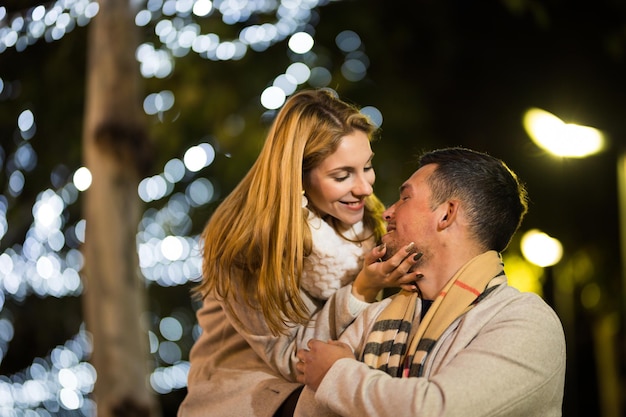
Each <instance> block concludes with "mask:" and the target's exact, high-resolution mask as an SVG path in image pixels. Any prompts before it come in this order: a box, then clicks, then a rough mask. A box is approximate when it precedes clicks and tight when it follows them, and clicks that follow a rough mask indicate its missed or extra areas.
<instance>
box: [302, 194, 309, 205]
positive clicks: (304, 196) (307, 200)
mask: <svg viewBox="0 0 626 417" xmlns="http://www.w3.org/2000/svg"><path fill="white" fill-rule="evenodd" d="M301 204H302V208H306V206H308V205H309V199H308V198H306V195H304V190H302V202H301Z"/></svg>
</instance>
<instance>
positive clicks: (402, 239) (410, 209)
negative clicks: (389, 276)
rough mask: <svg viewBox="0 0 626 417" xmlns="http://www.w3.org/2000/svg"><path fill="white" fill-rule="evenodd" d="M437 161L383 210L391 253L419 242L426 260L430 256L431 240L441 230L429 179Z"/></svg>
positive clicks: (417, 246)
mask: <svg viewBox="0 0 626 417" xmlns="http://www.w3.org/2000/svg"><path fill="white" fill-rule="evenodd" d="M435 168H436V166H435V165H433V164H430V165H426V166H424V167H422V168H420V169H419V170H417V171H416V172H415V173H414V174H413V175H412V176H411V177H410V178H409V179H408V180H406V181H405V182H404V184H402V186H401V187H400V199H399V200H398V201H397V202H396V203H394V204H393V205H392V206H391V207H389V208H388V209H387V210H385V212H384V213H383V217H384V219H385V220H386V221H387V234H385V235H384V236H383V237H382V241H383V243H385V244H386V245H387V248H388V249H387V256H391V255H392V254H393V253H395V252H396V251H397V250H399V249H400V248H403V247H405V246H406V245H408V244H409V243H411V242H415V249H416V250H417V252H422V253H423V255H424V256H423V257H422V259H426V258H428V257H429V256H428V254H429V253H428V252H429V248H430V247H431V245H430V242H431V241H432V238H433V236H434V235H435V233H436V231H437V213H438V211H437V210H435V211H433V210H432V209H431V207H430V197H431V191H430V187H429V186H428V183H427V179H428V178H429V177H430V175H431V173H432V172H433V171H434V170H435Z"/></svg>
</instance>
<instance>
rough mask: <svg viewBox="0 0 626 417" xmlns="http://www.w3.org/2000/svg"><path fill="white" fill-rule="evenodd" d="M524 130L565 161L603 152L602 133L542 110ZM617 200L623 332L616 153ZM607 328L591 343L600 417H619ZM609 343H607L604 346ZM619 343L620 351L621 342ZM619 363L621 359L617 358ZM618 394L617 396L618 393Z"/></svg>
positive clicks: (624, 183)
mask: <svg viewBox="0 0 626 417" xmlns="http://www.w3.org/2000/svg"><path fill="white" fill-rule="evenodd" d="M524 127H525V128H526V131H527V133H528V135H529V136H530V138H531V139H532V140H533V141H534V142H535V143H536V144H537V145H538V146H539V147H540V148H542V149H544V150H545V151H547V152H549V153H550V154H553V155H556V156H559V157H566V158H585V157H587V156H591V155H594V154H597V153H599V152H601V151H603V150H604V149H606V147H607V144H606V142H607V141H606V139H605V137H604V135H603V134H602V132H600V131H599V130H597V129H594V128H592V127H588V126H580V125H576V124H572V123H565V122H563V121H562V120H561V119H559V118H558V117H557V116H555V115H553V114H551V113H548V112H546V111H544V110H541V109H537V108H532V109H530V110H528V111H527V112H526V114H525V115H524ZM617 197H618V217H619V239H620V251H619V254H620V269H621V274H620V275H621V287H622V297H621V303H620V314H619V317H620V321H621V329H622V332H623V331H624V330H623V329H625V328H626V302H625V300H626V152H620V153H619V155H618V158H617ZM614 327H615V326H611V320H610V318H607V317H602V318H601V319H600V320H598V323H597V325H596V326H595V329H594V330H595V331H594V335H595V339H596V347H597V348H598V352H597V354H596V362H597V366H598V373H599V376H598V383H599V385H600V387H599V388H600V389H599V395H600V401H601V403H602V409H603V410H602V411H603V415H604V416H611V417H613V416H615V417H619V416H621V415H622V411H621V410H622V409H623V406H624V405H623V400H622V398H624V388H623V387H622V386H621V385H622V384H620V375H619V374H618V372H617V370H616V369H620V367H616V366H614V365H615V362H618V361H619V360H620V358H618V357H617V355H616V353H615V350H616V349H614V348H612V346H611V343H610V342H611V341H612V340H611V336H613V335H614V334H615V333H617V330H615V328H614ZM605 342H609V343H605ZM618 343H622V346H621V347H622V349H617V350H618V351H623V350H624V349H623V347H624V346H623V343H624V341H621V342H618ZM621 359H623V358H621ZM620 391H621V392H620Z"/></svg>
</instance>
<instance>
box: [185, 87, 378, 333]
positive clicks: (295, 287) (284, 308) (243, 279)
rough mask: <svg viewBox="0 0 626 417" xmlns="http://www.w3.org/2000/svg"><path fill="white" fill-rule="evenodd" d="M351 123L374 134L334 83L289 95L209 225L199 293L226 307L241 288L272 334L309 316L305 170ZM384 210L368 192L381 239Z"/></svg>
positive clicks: (370, 222)
mask: <svg viewBox="0 0 626 417" xmlns="http://www.w3.org/2000/svg"><path fill="white" fill-rule="evenodd" d="M354 130H360V131H363V132H365V133H366V134H367V135H368V137H369V138H370V140H371V139H372V136H373V134H374V132H375V131H376V127H375V126H374V125H373V124H372V123H371V122H370V120H369V119H368V118H367V117H366V116H365V115H363V114H362V113H360V112H359V110H358V109H357V108H356V107H355V106H353V105H351V104H348V103H346V102H344V101H342V100H340V99H339V98H338V97H337V95H336V93H334V91H332V90H328V89H319V90H303V91H300V92H298V93H296V94H294V95H293V96H291V97H290V98H289V99H288V100H287V102H286V103H285V105H284V106H283V108H282V109H281V110H280V111H279V112H278V114H277V115H276V118H275V120H274V122H273V124H272V126H271V128H270V130H269V132H268V135H267V138H266V141H265V143H264V145H263V148H262V150H261V153H260V154H259V157H258V158H257V160H256V162H255V163H254V164H253V166H252V168H251V169H250V170H249V171H248V173H247V174H246V176H245V177H244V178H243V179H242V181H241V182H240V183H239V184H238V185H237V187H235V189H234V190H233V191H232V192H231V193H230V194H229V195H228V196H227V197H226V198H225V199H224V201H223V202H222V203H221V204H220V205H219V207H218V208H217V209H216V210H215V212H214V213H213V215H212V217H211V219H210V220H209V222H208V224H207V225H206V227H205V229H204V232H203V234H202V238H203V244H204V246H203V267H202V272H203V281H202V282H201V283H200V285H199V286H198V287H197V288H196V289H195V291H196V293H197V294H199V295H200V296H201V297H206V295H207V294H209V293H211V292H213V293H214V294H215V295H216V296H217V297H219V298H222V299H224V300H225V304H226V306H227V308H229V309H230V303H231V302H237V301H235V299H237V298H238V296H240V295H241V296H242V297H243V298H242V299H243V300H244V301H245V302H246V303H248V304H249V305H250V306H253V307H254V308H258V309H260V311H261V312H262V313H263V316H264V317H265V320H266V322H267V325H268V327H269V328H270V330H271V331H272V332H273V333H274V334H277V333H280V332H282V331H284V330H285V326H286V325H287V324H288V323H296V324H303V323H305V322H306V320H307V319H308V318H309V315H308V311H307V309H306V306H305V304H304V302H303V301H302V298H301V297H300V292H299V281H300V276H301V273H302V267H303V260H304V258H305V257H306V256H307V255H308V254H310V252H311V247H312V243H311V233H310V230H309V228H308V225H307V223H306V213H305V210H303V208H302V205H301V201H302V190H303V182H302V178H303V176H304V175H305V173H306V172H308V171H309V170H311V169H313V168H315V167H317V166H318V165H319V164H320V163H321V162H322V161H323V160H324V159H325V158H327V157H328V156H329V155H331V154H332V153H333V152H335V150H336V149H337V147H338V146H339V144H340V142H341V139H342V137H344V136H346V135H348V134H350V133H351V132H353V131H354ZM383 210H384V206H383V204H382V203H381V202H380V200H379V199H378V198H377V197H376V196H375V195H373V194H372V195H370V196H368V197H367V198H366V208H365V215H364V219H363V221H364V223H365V226H366V227H368V229H369V230H371V231H372V233H373V234H374V235H375V237H376V240H378V239H379V238H380V236H382V234H383V233H384V224H383V221H382V216H381V215H382V211H383ZM331 224H332V222H331ZM335 229H336V230H337V228H336V227H335ZM338 233H339V231H338ZM231 311H232V310H231Z"/></svg>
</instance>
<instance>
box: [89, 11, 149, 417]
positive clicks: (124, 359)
mask: <svg viewBox="0 0 626 417" xmlns="http://www.w3.org/2000/svg"><path fill="white" fill-rule="evenodd" d="M131 3H133V1H132V0H101V1H100V2H99V4H100V10H99V12H98V15H97V16H96V17H95V18H94V19H93V21H92V22H91V23H90V27H89V41H88V51H87V54H88V58H87V93H86V103H85V122H84V123H85V124H84V131H83V157H84V161H85V166H86V167H87V168H88V169H89V170H90V171H91V174H92V184H91V187H90V188H89V189H88V190H87V191H86V192H85V194H84V196H83V198H84V200H83V204H84V206H83V207H84V218H85V220H86V234H85V244H84V247H83V253H84V257H85V264H84V269H83V281H84V287H85V291H84V295H83V308H84V313H85V322H86V325H87V330H88V331H89V332H90V333H91V335H92V337H93V354H92V357H91V363H92V364H93V366H94V367H95V368H96V372H97V381H96V385H95V388H94V399H95V401H96V404H97V409H98V417H123V416H129V417H130V416H146V417H153V416H158V415H160V413H159V411H158V407H157V406H156V398H155V396H154V394H153V393H152V390H151V389H150V387H149V383H148V375H149V371H150V369H149V356H148V355H149V352H148V335H147V329H146V326H142V324H141V323H140V321H141V318H142V315H143V313H144V312H145V310H146V287H145V283H144V280H143V279H142V278H141V276H140V274H139V265H138V255H137V249H136V234H137V228H138V224H139V221H140V218H141V213H142V203H141V200H140V199H139V197H138V194H137V187H138V184H139V181H140V179H141V178H142V175H145V174H146V167H147V162H149V161H150V159H151V155H150V154H151V153H150V144H149V141H148V137H147V127H146V123H145V114H144V113H143V112H142V108H141V97H140V91H141V90H140V81H141V76H140V74H139V65H138V63H137V61H136V59H135V51H136V49H137V46H138V35H139V34H138V28H137V27H136V25H135V24H134V16H135V13H136V10H133V7H132V6H131ZM134 3H135V4H136V3H137V2H134Z"/></svg>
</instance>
